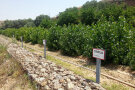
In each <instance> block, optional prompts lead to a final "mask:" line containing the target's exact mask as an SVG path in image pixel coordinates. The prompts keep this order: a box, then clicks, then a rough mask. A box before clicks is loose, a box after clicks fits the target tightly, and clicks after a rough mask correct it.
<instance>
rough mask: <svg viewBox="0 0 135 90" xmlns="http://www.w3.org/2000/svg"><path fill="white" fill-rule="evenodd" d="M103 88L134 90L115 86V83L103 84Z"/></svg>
mask: <svg viewBox="0 0 135 90" xmlns="http://www.w3.org/2000/svg"><path fill="white" fill-rule="evenodd" d="M102 86H103V87H104V88H106V89H107V90H133V89H129V88H128V87H126V86H123V85H121V84H115V83H114V84H111V85H108V83H103V84H102Z"/></svg>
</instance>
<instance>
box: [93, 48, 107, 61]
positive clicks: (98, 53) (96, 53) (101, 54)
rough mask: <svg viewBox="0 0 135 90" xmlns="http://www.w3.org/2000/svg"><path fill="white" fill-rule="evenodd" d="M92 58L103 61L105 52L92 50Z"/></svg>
mask: <svg viewBox="0 0 135 90" xmlns="http://www.w3.org/2000/svg"><path fill="white" fill-rule="evenodd" d="M93 57H94V58H97V59H101V60H105V50H102V49H96V48H93Z"/></svg>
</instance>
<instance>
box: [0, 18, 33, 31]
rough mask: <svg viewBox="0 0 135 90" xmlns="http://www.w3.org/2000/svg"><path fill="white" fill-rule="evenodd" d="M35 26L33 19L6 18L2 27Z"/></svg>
mask: <svg viewBox="0 0 135 90" xmlns="http://www.w3.org/2000/svg"><path fill="white" fill-rule="evenodd" d="M24 26H27V27H31V26H35V25H34V23H33V20H32V19H22V20H21V19H18V20H6V21H4V23H2V27H1V28H2V29H7V28H20V27H24Z"/></svg>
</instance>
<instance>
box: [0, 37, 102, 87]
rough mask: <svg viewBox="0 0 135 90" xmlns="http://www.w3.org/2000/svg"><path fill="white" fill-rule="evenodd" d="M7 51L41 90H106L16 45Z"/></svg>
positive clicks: (12, 45) (10, 45)
mask: <svg viewBox="0 0 135 90" xmlns="http://www.w3.org/2000/svg"><path fill="white" fill-rule="evenodd" d="M0 39H1V38H0ZM3 40H4V39H3ZM7 51H8V53H9V54H10V55H12V57H14V58H15V59H16V60H17V61H18V62H20V63H21V64H22V66H23V68H24V70H26V71H27V73H28V75H29V76H30V77H31V78H32V80H35V81H36V82H37V83H38V85H39V86H40V88H39V89H40V90H104V88H102V87H101V86H100V85H99V84H96V83H94V82H93V81H91V80H87V79H84V78H83V77H81V76H79V75H75V74H74V73H73V72H71V71H69V70H67V69H65V68H63V67H61V66H58V65H56V64H55V63H53V62H51V61H49V60H45V59H43V58H38V57H37V56H35V55H34V54H32V53H31V52H29V51H27V50H25V49H24V48H21V47H19V46H18V45H16V44H13V43H11V44H9V45H8V48H7Z"/></svg>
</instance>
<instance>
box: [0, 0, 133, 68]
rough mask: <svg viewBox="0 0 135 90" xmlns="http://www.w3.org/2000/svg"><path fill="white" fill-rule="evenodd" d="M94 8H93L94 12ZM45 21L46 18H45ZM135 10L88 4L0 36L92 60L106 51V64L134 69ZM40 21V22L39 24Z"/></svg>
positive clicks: (0, 32) (4, 32)
mask: <svg viewBox="0 0 135 90" xmlns="http://www.w3.org/2000/svg"><path fill="white" fill-rule="evenodd" d="M93 7H94V8H93ZM45 18H46V17H45ZM134 18H135V8H134V7H130V6H126V5H123V4H122V5H115V4H109V5H106V3H103V2H99V3H98V2H95V1H92V2H87V3H85V4H84V5H83V7H82V8H81V9H77V8H70V9H67V10H66V11H64V12H62V13H60V14H59V16H58V19H56V20H54V21H53V20H52V19H50V18H48V17H47V19H43V20H42V22H41V23H38V24H37V22H36V20H35V22H36V24H37V25H36V26H33V27H32V26H30V27H19V28H16V27H12V28H9V27H5V26H4V30H0V34H3V35H5V36H8V37H13V35H14V36H15V38H16V39H17V40H20V37H21V36H23V40H24V41H25V42H31V43H32V44H41V45H42V42H43V39H46V40H47V47H48V49H49V50H54V51H56V50H59V51H61V53H62V54H64V55H69V56H81V55H82V56H84V57H87V58H89V59H91V58H92V48H100V49H105V50H106V52H107V55H106V60H105V61H103V64H111V63H113V64H118V65H127V66H130V67H131V69H135V28H134V25H135V21H134ZM38 21H39V20H38Z"/></svg>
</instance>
